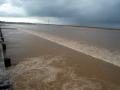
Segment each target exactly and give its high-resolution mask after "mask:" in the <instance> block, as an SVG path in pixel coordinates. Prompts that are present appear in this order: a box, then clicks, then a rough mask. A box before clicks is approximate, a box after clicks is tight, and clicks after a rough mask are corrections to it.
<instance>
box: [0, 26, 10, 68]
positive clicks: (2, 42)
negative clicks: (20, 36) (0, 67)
mask: <svg viewBox="0 0 120 90" xmlns="http://www.w3.org/2000/svg"><path fill="white" fill-rule="evenodd" d="M0 38H1V40H0V43H1V45H2V51H1V52H2V53H3V59H4V64H5V67H9V66H11V60H10V58H8V57H7V55H6V49H7V48H6V44H5V42H4V37H3V33H2V29H1V28H0Z"/></svg>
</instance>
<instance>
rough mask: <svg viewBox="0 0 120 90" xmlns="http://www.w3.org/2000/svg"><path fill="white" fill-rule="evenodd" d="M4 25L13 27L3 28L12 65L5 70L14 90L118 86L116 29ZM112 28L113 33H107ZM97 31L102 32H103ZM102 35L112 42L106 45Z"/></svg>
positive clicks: (97, 89)
mask: <svg viewBox="0 0 120 90" xmlns="http://www.w3.org/2000/svg"><path fill="white" fill-rule="evenodd" d="M6 27H8V28H10V27H12V28H13V27H14V29H4V30H3V32H4V35H5V40H6V43H7V52H8V56H9V57H11V59H12V64H13V67H11V68H10V69H9V72H10V76H11V81H12V82H13V88H14V89H15V90H32V89H33V90H119V89H120V87H119V86H120V79H119V76H120V68H119V65H120V64H119V60H120V58H119V46H118V45H119V42H118V39H116V38H117V37H118V38H119V34H118V33H119V31H115V32H114V31H109V32H110V35H109V34H108V30H104V31H103V32H102V31H99V30H96V29H93V30H92V29H90V30H91V31H89V28H86V29H85V28H79V29H78V28H77V30H76V28H75V27H68V26H66V27H65V26H64V27H63V26H47V25H40V26H36V25H35V26H34V25H32V26H31V25H30V26H29V25H7V26H6ZM85 30H86V31H85ZM112 32H113V34H116V35H112V36H111V34H112ZM92 33H93V34H92ZM97 33H99V34H101V35H102V34H103V33H106V36H105V35H103V36H104V37H103V36H101V35H98V34H97ZM87 35H88V36H87ZM95 36H96V37H95ZM100 36H101V40H100ZM110 36H111V38H112V39H110ZM107 37H108V39H107ZM103 38H104V39H105V40H106V41H108V40H109V39H110V40H111V43H112V44H111V45H109V43H110V41H109V43H108V45H107V42H106V43H105V40H104V39H103ZM92 39H93V40H92ZM94 39H95V40H94ZM113 39H115V40H116V41H115V40H113ZM98 40H99V41H101V42H99V41H98ZM90 41H91V42H90ZM89 42H90V43H89ZM97 42H98V43H99V44H98V43H97ZM113 42H114V44H115V45H113ZM102 43H103V45H102ZM113 47H114V48H113ZM81 52H82V53H81ZM84 53H85V54H84ZM86 54H87V55H86ZM91 56H92V57H91ZM94 57H95V58H94ZM107 62H109V63H107ZM14 65H16V66H14Z"/></svg>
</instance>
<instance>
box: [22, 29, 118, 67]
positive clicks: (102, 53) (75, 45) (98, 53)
mask: <svg viewBox="0 0 120 90" xmlns="http://www.w3.org/2000/svg"><path fill="white" fill-rule="evenodd" d="M22 31H24V32H27V33H29V34H32V35H35V36H38V37H40V38H43V39H46V40H49V41H51V42H54V43H57V44H59V45H62V46H65V47H67V48H70V49H73V50H75V51H78V52H82V53H84V54H86V55H90V56H92V57H95V58H98V59H100V60H104V61H106V62H109V63H112V64H114V65H116V66H119V67H120V52H117V51H116V52H111V51H109V50H108V49H105V48H98V47H95V46H92V45H88V44H87V43H83V42H78V41H74V40H68V39H66V38H62V37H59V36H55V35H51V34H48V33H44V32H35V31H31V30H22Z"/></svg>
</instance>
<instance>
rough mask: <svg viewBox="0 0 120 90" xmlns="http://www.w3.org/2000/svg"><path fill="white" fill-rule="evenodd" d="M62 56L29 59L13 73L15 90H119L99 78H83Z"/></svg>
mask: <svg viewBox="0 0 120 90" xmlns="http://www.w3.org/2000/svg"><path fill="white" fill-rule="evenodd" d="M75 70H76V69H75V68H74V67H70V66H69V64H67V61H66V60H65V59H64V58H63V57H61V56H55V57H50V56H42V57H34V58H27V59H26V61H23V62H21V63H20V64H18V65H17V66H16V67H15V68H14V69H13V70H12V71H11V73H10V74H11V77H12V78H11V81H12V82H13V84H14V86H13V88H14V89H15V90H32V89H33V90H119V89H120V87H119V86H117V85H114V84H111V83H108V82H106V81H103V80H99V79H97V78H88V77H81V76H79V75H77V74H76V73H75Z"/></svg>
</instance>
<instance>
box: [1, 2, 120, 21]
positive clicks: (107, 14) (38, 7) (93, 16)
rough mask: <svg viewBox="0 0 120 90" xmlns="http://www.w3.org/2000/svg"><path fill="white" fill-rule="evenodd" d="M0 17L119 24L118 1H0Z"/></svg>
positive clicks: (119, 10)
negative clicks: (52, 18)
mask: <svg viewBox="0 0 120 90" xmlns="http://www.w3.org/2000/svg"><path fill="white" fill-rule="evenodd" d="M0 17H1V18H0V19H3V18H4V17H7V18H8V17H9V18H10V17H12V18H13V17H14V18H24V19H25V18H28V17H32V19H33V18H34V19H36V18H39V17H55V18H56V20H58V21H61V22H62V21H64V22H74V23H81V22H91V23H94V22H98V23H120V0H0ZM40 19H41V18H40ZM27 20H28V19H26V21H27ZM28 21H29V20H28ZM41 21H42V19H41Z"/></svg>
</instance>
